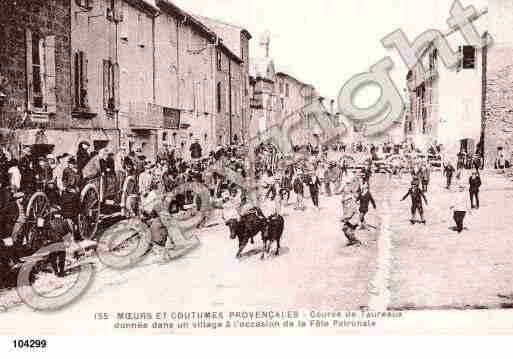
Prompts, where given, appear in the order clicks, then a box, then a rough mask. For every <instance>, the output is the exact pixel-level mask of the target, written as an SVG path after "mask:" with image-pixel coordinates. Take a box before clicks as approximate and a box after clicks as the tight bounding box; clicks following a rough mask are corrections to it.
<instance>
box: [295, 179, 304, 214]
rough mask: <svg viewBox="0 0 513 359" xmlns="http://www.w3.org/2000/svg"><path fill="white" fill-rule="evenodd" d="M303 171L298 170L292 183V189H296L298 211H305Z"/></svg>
mask: <svg viewBox="0 0 513 359" xmlns="http://www.w3.org/2000/svg"><path fill="white" fill-rule="evenodd" d="M301 176H302V171H301V170H298V173H297V174H296V175H295V177H294V180H293V182H292V187H293V189H294V193H295V194H296V207H295V208H294V209H296V210H304V209H305V207H304V204H303V201H304V196H305V192H304V188H303V181H302V180H301Z"/></svg>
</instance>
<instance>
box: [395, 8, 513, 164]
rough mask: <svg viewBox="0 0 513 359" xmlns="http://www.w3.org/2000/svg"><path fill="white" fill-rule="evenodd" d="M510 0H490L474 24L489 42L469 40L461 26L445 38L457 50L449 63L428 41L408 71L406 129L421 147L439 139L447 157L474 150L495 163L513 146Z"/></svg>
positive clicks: (512, 66)
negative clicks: (456, 58)
mask: <svg viewBox="0 0 513 359" xmlns="http://www.w3.org/2000/svg"><path fill="white" fill-rule="evenodd" d="M511 12H513V1H511V0H508V1H501V0H489V1H488V8H487V9H484V10H482V11H481V12H480V13H479V14H478V16H477V17H476V18H475V19H474V20H473V24H474V25H475V27H476V29H477V30H478V32H479V34H480V35H481V36H482V39H483V41H486V39H488V38H489V37H490V36H491V38H492V39H493V43H492V45H491V46H486V47H484V48H483V49H478V48H474V47H473V46H470V45H469V44H467V42H466V41H465V39H464V38H463V37H462V35H461V33H460V32H450V33H448V34H446V36H445V38H446V39H447V40H448V42H449V44H450V45H451V47H452V48H453V49H454V50H457V51H458V54H459V63H458V66H457V67H456V68H454V69H448V68H446V67H445V65H444V64H443V62H442V60H441V59H440V56H439V53H438V50H437V49H436V48H435V47H434V46H432V45H431V46H429V47H428V48H427V49H426V51H425V52H424V53H423V54H422V57H421V62H422V65H423V66H424V69H425V72H422V71H421V70H420V66H419V65H417V66H416V67H415V68H413V69H412V70H410V71H409V73H408V76H407V84H408V89H409V92H408V102H409V105H408V109H407V114H406V121H405V135H406V136H407V138H408V139H409V140H410V142H412V143H414V144H415V145H416V146H417V147H419V148H424V149H426V148H427V147H429V146H431V145H434V144H437V145H441V146H442V148H443V149H444V152H445V154H446V156H448V158H453V159H454V158H455V156H456V154H457V153H458V152H460V151H465V152H466V153H470V154H474V153H476V152H477V153H478V154H480V155H482V156H483V157H484V159H485V164H486V165H487V166H493V164H494V162H495V159H496V156H497V153H498V151H500V150H502V151H504V152H505V153H506V155H507V156H508V157H509V155H510V154H511V151H512V150H513V136H512V133H513V110H512V102H511V101H512V99H513V88H512V86H511V84H512V80H513V76H512V75H511V74H512V73H513V72H512V71H511V69H512V68H513V60H512V58H513V40H512V39H513V15H511Z"/></svg>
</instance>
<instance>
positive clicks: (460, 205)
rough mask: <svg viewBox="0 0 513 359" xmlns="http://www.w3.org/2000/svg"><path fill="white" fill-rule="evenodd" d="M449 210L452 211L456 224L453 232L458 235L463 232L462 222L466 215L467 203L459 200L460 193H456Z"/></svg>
mask: <svg viewBox="0 0 513 359" xmlns="http://www.w3.org/2000/svg"><path fill="white" fill-rule="evenodd" d="M450 209H451V210H452V211H453V219H454V222H455V223H456V228H455V230H456V231H457V232H458V233H461V232H463V229H464V227H463V221H464V220H465V216H466V215H467V202H466V201H464V200H463V199H462V198H461V196H460V193H457V197H456V200H455V201H454V202H453V204H452V206H451V207H450Z"/></svg>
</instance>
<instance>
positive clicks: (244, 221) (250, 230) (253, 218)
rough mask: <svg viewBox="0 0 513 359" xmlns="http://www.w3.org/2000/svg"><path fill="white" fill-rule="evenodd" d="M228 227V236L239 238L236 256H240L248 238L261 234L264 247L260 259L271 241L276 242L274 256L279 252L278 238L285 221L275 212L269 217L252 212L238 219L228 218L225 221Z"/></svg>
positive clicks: (267, 249)
mask: <svg viewBox="0 0 513 359" xmlns="http://www.w3.org/2000/svg"><path fill="white" fill-rule="evenodd" d="M226 225H227V226H228V227H229V228H230V238H231V239H235V238H238V240H239V250H238V252H237V255H236V258H240V257H241V255H242V251H243V250H244V248H246V246H247V244H248V242H249V240H250V239H253V237H255V236H256V235H257V234H258V233H260V234H261V236H262V241H263V243H264V248H263V252H262V257H261V259H264V256H265V253H266V252H267V253H269V251H270V249H271V243H272V242H276V252H275V253H274V254H275V255H276V256H277V255H279V254H280V240H281V236H282V234H283V229H284V227H285V221H284V219H283V217H282V216H281V215H278V214H275V215H272V216H271V217H269V218H267V219H266V218H263V217H260V216H258V215H256V214H254V213H251V214H248V215H246V216H243V217H242V218H241V219H240V220H237V219H230V220H229V221H227V222H226Z"/></svg>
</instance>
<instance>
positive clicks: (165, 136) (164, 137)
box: [162, 132, 167, 142]
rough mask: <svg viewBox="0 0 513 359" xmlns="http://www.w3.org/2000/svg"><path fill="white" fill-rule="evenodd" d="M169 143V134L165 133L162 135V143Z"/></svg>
mask: <svg viewBox="0 0 513 359" xmlns="http://www.w3.org/2000/svg"><path fill="white" fill-rule="evenodd" d="M166 141H167V132H163V133H162V142H166Z"/></svg>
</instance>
